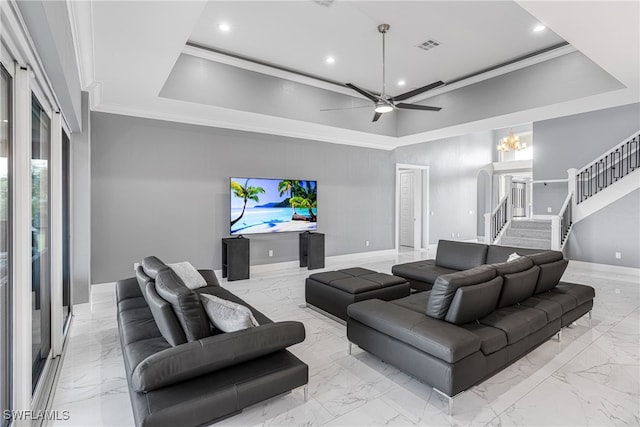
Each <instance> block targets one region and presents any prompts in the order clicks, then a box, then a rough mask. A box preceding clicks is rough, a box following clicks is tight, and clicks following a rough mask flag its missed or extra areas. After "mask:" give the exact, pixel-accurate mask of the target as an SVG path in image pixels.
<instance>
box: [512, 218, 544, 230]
mask: <svg viewBox="0 0 640 427" xmlns="http://www.w3.org/2000/svg"><path fill="white" fill-rule="evenodd" d="M511 228H526V229H529V230H549V231H551V221H550V220H544V219H519V220H513V221H511Z"/></svg>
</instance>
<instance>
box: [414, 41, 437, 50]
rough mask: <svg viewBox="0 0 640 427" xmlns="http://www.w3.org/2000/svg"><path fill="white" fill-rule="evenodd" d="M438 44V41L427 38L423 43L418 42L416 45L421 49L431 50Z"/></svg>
mask: <svg viewBox="0 0 640 427" xmlns="http://www.w3.org/2000/svg"><path fill="white" fill-rule="evenodd" d="M438 46H440V42H439V41H436V40H427V41H426V42H424V43H420V44H419V45H418V47H419V48H420V49H422V50H431V49H434V48H436V47H438Z"/></svg>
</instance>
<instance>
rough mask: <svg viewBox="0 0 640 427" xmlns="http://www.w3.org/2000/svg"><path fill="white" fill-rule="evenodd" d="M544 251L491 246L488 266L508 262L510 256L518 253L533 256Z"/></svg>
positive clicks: (488, 250) (488, 252)
mask: <svg viewBox="0 0 640 427" xmlns="http://www.w3.org/2000/svg"><path fill="white" fill-rule="evenodd" d="M541 251H542V249H528V248H514V247H513V246H500V245H489V248H488V249H487V260H486V263H487V264H496V263H502V262H506V261H507V259H508V258H509V255H511V254H512V253H514V252H515V253H517V254H518V255H520V256H522V255H532V254H537V253H540V252H541Z"/></svg>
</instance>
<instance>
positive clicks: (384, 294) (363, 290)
mask: <svg viewBox="0 0 640 427" xmlns="http://www.w3.org/2000/svg"><path fill="white" fill-rule="evenodd" d="M410 293H411V289H410V286H409V282H407V281H406V280H405V279H403V278H402V277H396V276H392V275H390V274H385V273H377V272H375V271H372V270H368V269H366V268H360V267H355V268H347V269H344V270H338V271H327V272H324V273H315V274H312V275H310V276H309V277H308V278H307V279H306V281H305V300H306V302H307V305H311V306H313V307H317V308H319V309H321V310H323V311H325V312H327V313H329V314H332V315H334V316H336V317H338V318H340V319H342V320H344V321H346V320H347V306H348V305H349V304H353V303H354V302H357V301H364V300H368V299H374V298H377V299H381V300H385V301H390V300H394V299H398V298H404V297H406V296H409V294H410Z"/></svg>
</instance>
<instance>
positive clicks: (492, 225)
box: [484, 191, 512, 244]
mask: <svg viewBox="0 0 640 427" xmlns="http://www.w3.org/2000/svg"><path fill="white" fill-rule="evenodd" d="M510 194H511V191H507V194H505V196H504V197H503V198H502V199H500V201H499V202H498V206H496V207H495V209H494V210H493V211H492V212H491V213H486V214H484V241H485V243H488V244H493V243H495V241H496V240H497V239H498V237H499V236H500V232H501V231H503V229H505V228H506V225H507V224H508V223H509V221H511V211H512V209H511V203H510V202H511V197H510Z"/></svg>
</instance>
